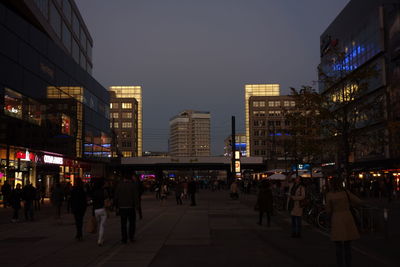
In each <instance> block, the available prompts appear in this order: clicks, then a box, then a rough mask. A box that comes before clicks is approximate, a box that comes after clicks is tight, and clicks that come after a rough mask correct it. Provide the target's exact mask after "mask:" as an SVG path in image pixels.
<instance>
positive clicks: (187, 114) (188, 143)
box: [169, 110, 211, 157]
mask: <svg viewBox="0 0 400 267" xmlns="http://www.w3.org/2000/svg"><path fill="white" fill-rule="evenodd" d="M210 119H211V115H210V112H203V111H194V110H185V111H183V112H181V113H179V115H177V116H175V117H173V118H172V119H170V121H169V125H170V139H169V154H170V155H171V156H187V157H194V156H210Z"/></svg>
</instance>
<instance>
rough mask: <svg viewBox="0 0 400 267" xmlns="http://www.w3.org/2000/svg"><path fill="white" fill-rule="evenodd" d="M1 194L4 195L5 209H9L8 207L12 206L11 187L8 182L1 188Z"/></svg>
mask: <svg viewBox="0 0 400 267" xmlns="http://www.w3.org/2000/svg"><path fill="white" fill-rule="evenodd" d="M1 194H2V195H3V207H4V208H7V206H8V205H11V204H10V203H9V199H10V194H11V185H10V183H9V182H8V181H7V180H6V181H5V182H4V184H3V185H2V187H1Z"/></svg>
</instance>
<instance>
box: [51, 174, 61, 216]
mask: <svg viewBox="0 0 400 267" xmlns="http://www.w3.org/2000/svg"><path fill="white" fill-rule="evenodd" d="M63 201H64V191H63V190H62V188H61V184H60V183H59V182H57V183H56V184H55V185H54V188H53V193H52V202H53V205H54V207H55V208H56V218H57V219H60V218H61V207H62V203H63Z"/></svg>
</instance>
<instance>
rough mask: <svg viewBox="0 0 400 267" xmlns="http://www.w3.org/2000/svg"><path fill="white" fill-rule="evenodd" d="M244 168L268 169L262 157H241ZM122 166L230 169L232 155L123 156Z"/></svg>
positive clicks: (137, 168)
mask: <svg viewBox="0 0 400 267" xmlns="http://www.w3.org/2000/svg"><path fill="white" fill-rule="evenodd" d="M240 163H241V169H242V170H257V171H262V170H265V169H266V164H265V162H264V160H263V158H262V157H243V158H241V159H240ZM121 166H122V167H123V168H129V169H134V170H178V169H196V170H230V168H231V158H230V157H224V156H219V157H131V158H121Z"/></svg>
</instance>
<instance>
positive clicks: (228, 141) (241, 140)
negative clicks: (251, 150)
mask: <svg viewBox="0 0 400 267" xmlns="http://www.w3.org/2000/svg"><path fill="white" fill-rule="evenodd" d="M235 140H236V142H235V149H236V151H239V152H240V155H241V156H242V157H246V135H245V134H236V135H235ZM224 156H226V157H231V156H232V135H230V136H228V137H227V138H225V140H224Z"/></svg>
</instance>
